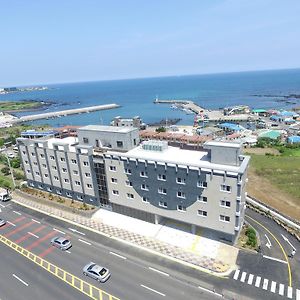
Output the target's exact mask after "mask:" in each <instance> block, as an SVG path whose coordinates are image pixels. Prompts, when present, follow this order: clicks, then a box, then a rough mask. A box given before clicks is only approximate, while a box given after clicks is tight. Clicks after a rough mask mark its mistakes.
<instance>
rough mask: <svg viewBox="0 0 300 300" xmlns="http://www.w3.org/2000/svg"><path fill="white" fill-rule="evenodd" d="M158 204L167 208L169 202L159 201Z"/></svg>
mask: <svg viewBox="0 0 300 300" xmlns="http://www.w3.org/2000/svg"><path fill="white" fill-rule="evenodd" d="M158 205H159V206H160V207H164V208H167V207H168V203H167V202H165V201H159V202H158Z"/></svg>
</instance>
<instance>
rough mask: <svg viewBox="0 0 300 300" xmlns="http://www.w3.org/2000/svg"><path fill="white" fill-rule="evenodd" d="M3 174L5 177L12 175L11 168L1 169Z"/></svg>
mask: <svg viewBox="0 0 300 300" xmlns="http://www.w3.org/2000/svg"><path fill="white" fill-rule="evenodd" d="M1 173H3V174H4V175H5V176H7V175H9V174H10V169H9V167H3V168H2V169H1Z"/></svg>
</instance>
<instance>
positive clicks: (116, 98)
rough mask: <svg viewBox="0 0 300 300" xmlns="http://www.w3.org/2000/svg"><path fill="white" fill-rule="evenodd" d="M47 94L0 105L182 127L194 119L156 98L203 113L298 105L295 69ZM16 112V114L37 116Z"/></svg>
mask: <svg viewBox="0 0 300 300" xmlns="http://www.w3.org/2000/svg"><path fill="white" fill-rule="evenodd" d="M46 86H48V87H49V90H45V91H32V92H19V93H12V94H6V95H0V101H8V100H14V101H21V100H37V101H45V102H51V103H53V104H52V105H50V106H49V107H48V108H47V110H46V111H57V110H65V109H71V108H78V107H86V106H94V105H101V104H108V103H117V104H119V105H121V107H120V108H118V109H112V110H107V111H99V112H93V113H89V114H80V115H73V116H66V117H61V118H57V119H51V120H39V121H35V122H34V123H38V124H46V123H47V124H49V125H51V126H55V127H59V126H63V125H88V124H109V122H110V121H111V119H112V118H113V117H115V116H123V117H133V116H136V115H138V116H140V117H141V118H142V119H143V120H144V122H146V123H154V122H158V121H160V120H162V119H174V118H180V119H182V120H181V121H180V123H181V124H186V125H191V124H193V115H187V114H185V113H184V112H182V111H180V110H174V109H171V107H170V105H168V104H154V103H153V101H154V100H155V98H156V97H158V98H159V99H187V100H192V101H194V102H196V103H198V104H199V105H200V106H202V107H204V108H207V109H218V108H221V107H226V106H233V105H240V104H243V105H249V106H250V107H251V108H266V109H271V108H274V109H283V108H285V109H289V108H291V107H293V106H300V99H299V98H291V99H286V98H284V96H287V95H290V94H296V95H300V69H289V70H272V71H251V72H239V73H220V74H204V75H184V76H168V77H152V78H137V79H120V80H105V81H92V82H76V83H64V84H50V85H47V84H46ZM44 111H45V110H43V111H35V112H19V113H16V114H15V115H17V116H21V115H28V114H35V113H42V112H44Z"/></svg>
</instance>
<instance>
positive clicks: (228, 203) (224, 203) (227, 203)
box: [220, 200, 230, 207]
mask: <svg viewBox="0 0 300 300" xmlns="http://www.w3.org/2000/svg"><path fill="white" fill-rule="evenodd" d="M220 206H223V207H230V201H225V200H220Z"/></svg>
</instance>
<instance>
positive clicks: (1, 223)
mask: <svg viewBox="0 0 300 300" xmlns="http://www.w3.org/2000/svg"><path fill="white" fill-rule="evenodd" d="M5 224H6V221H5V220H3V219H0V227H2V226H4V225H5Z"/></svg>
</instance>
